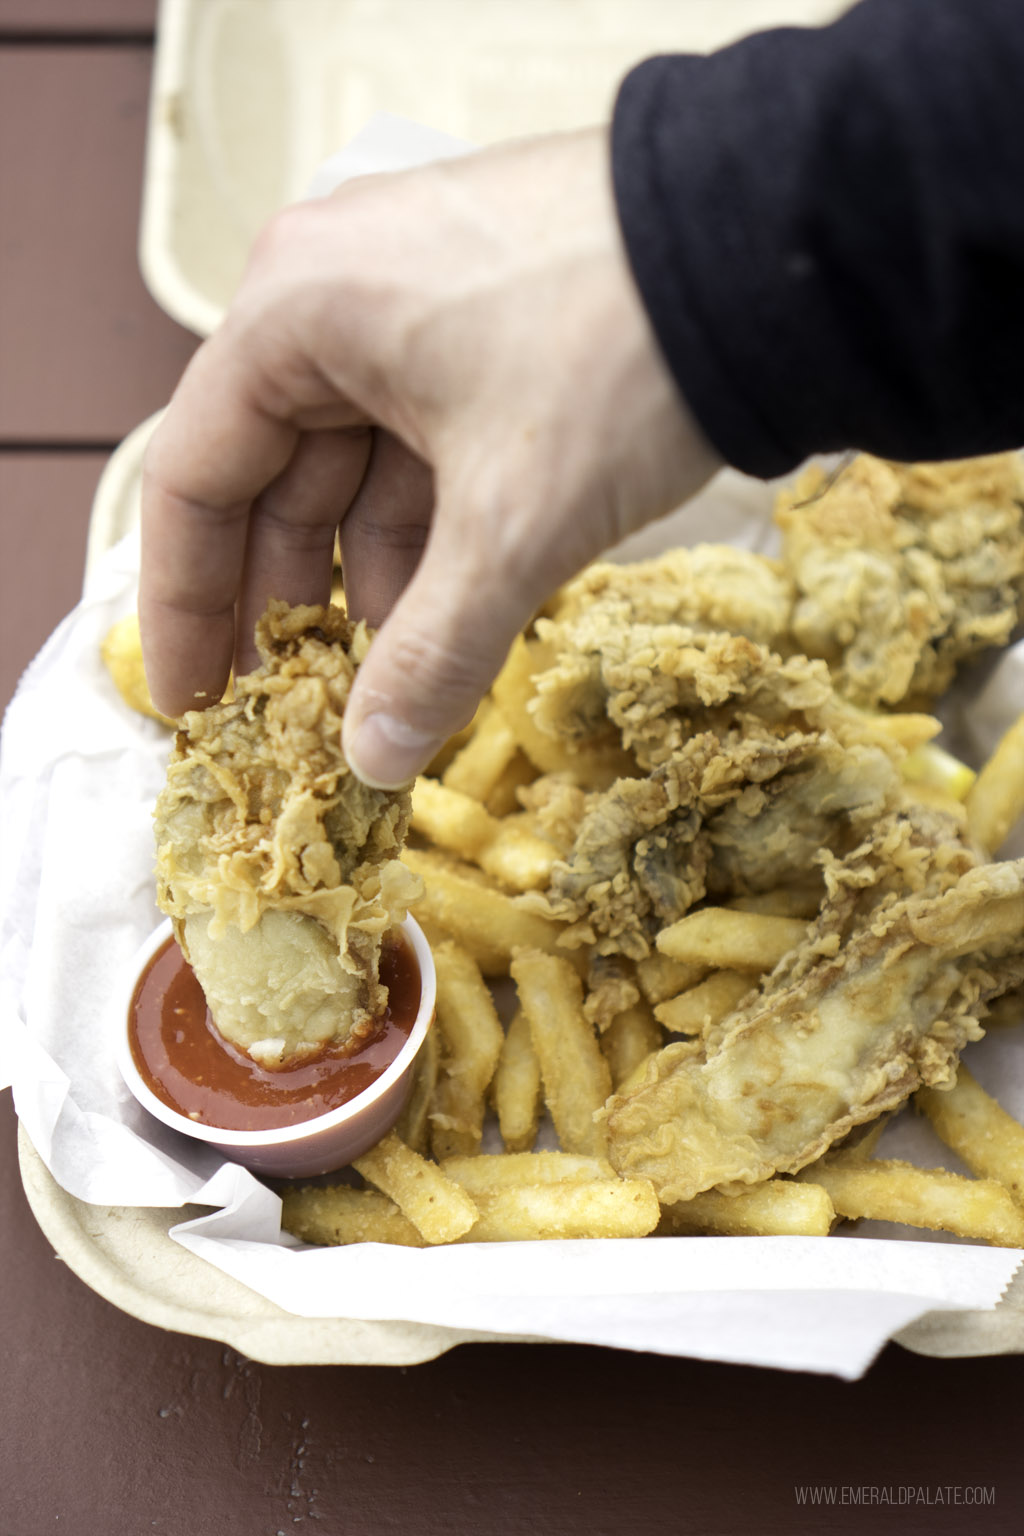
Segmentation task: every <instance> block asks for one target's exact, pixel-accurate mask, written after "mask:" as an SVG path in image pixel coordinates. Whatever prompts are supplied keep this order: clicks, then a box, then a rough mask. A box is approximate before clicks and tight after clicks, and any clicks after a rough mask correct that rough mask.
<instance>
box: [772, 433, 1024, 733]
mask: <svg viewBox="0 0 1024 1536" xmlns="http://www.w3.org/2000/svg"><path fill="white" fill-rule="evenodd" d="M776 521H777V522H778V524H779V526H780V528H781V529H782V534H783V558H784V562H785V564H786V566H787V568H788V569H789V571H790V572H791V574H792V576H793V579H794V582H795V585H796V602H795V605H794V608H793V618H792V633H793V639H794V641H795V643H796V645H797V646H798V647H799V648H800V649H801V650H802V651H804V652H806V654H807V655H808V656H816V657H821V658H823V659H824V660H825V661H827V662H828V664H829V666H830V667H831V668H832V671H833V675H834V677H835V681H836V687H837V688H838V689H839V690H840V691H841V692H842V693H844V694H845V695H846V696H847V697H848V698H850V699H852V700H853V701H854V702H855V703H857V704H861V705H864V706H867V707H877V706H879V705H883V706H884V705H888V706H893V705H898V704H903V703H904V701H908V700H909V701H912V702H914V701H916V702H920V701H922V700H928V699H933V698H936V697H937V696H938V695H939V694H940V693H941V692H942V691H943V690H944V689H945V688H946V687H947V686H948V685H949V683H950V682H951V681H952V678H953V675H954V672H955V670H956V668H957V666H958V664H959V663H960V662H962V661H964V660H967V659H968V658H970V657H972V656H975V655H977V654H978V653H979V652H981V651H983V650H985V649H986V648H988V647H990V646H996V645H1005V644H1006V642H1007V641H1008V640H1009V638H1010V634H1011V632H1012V630H1013V628H1014V625H1015V624H1016V623H1017V621H1018V619H1019V618H1020V616H1021V615H1022V613H1024V460H1022V459H1021V456H1020V455H1019V454H1016V453H1006V454H997V455H993V456H990V457H987V458H977V459H964V460H954V461H951V462H949V463H945V464H893V463H888V462H885V461H883V460H881V459H875V458H872V457H871V456H870V455H869V454H861V455H860V456H859V457H858V458H856V459H855V460H853V462H852V463H850V464H848V465H846V466H845V467H843V469H842V470H841V472H840V473H839V474H838V475H837V476H836V477H835V478H834V479H832V480H829V479H827V478H826V476H825V475H824V473H823V471H822V470H821V469H820V468H817V467H812V468H809V469H808V470H806V471H805V472H804V474H803V475H801V476H800V477H799V478H798V480H797V482H796V484H795V486H794V487H793V488H792V489H790V490H786V491H784V492H783V493H782V494H781V495H780V497H779V501H778V506H777V510H776Z"/></svg>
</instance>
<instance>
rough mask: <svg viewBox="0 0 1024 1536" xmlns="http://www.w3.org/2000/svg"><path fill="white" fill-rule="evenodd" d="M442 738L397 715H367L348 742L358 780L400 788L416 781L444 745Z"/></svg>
mask: <svg viewBox="0 0 1024 1536" xmlns="http://www.w3.org/2000/svg"><path fill="white" fill-rule="evenodd" d="M442 739H443V738H442V737H440V736H435V735H434V734H433V733H432V732H430V731H419V730H417V729H416V728H415V727H414V726H411V725H409V724H408V722H407V721H405V720H396V719H395V718H394V716H393V715H384V714H380V713H377V714H373V715H367V716H366V717H365V718H364V719H363V720H361V721H360V722H359V724H358V725H357V726H355V727H354V729H353V730H352V734H351V735H350V736H347V737H346V740H345V755H346V757H347V758H348V762H349V767H350V768H351V769H352V772H353V773H354V774H355V775H356V777H357V778H359V779H362V781H363V783H364V784H369V785H370V787H371V788H372V789H398V788H400V787H401V785H403V784H408V783H409V781H410V779H414V778H415V777H416V775H417V774H418V773H419V772H420V770H421V769H422V768H424V767H425V766H426V764H427V763H429V761H430V759H431V758H432V757H433V756H434V754H435V752H437V750H438V748H439V747H440V746H441V742H442Z"/></svg>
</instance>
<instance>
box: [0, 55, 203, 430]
mask: <svg viewBox="0 0 1024 1536" xmlns="http://www.w3.org/2000/svg"><path fill="white" fill-rule="evenodd" d="M150 67H151V57H150V51H149V50H148V49H145V48H116V49H115V48H100V49H92V48H88V49H76V48H65V47H54V48H47V47H39V48H3V47H0V231H2V234H0V336H2V337H3V345H2V347H0V441H8V442H10V441H28V442H39V441H43V440H46V441H54V440H57V441H71V442H82V443H98V442H102V443H114V442H116V441H117V440H119V439H120V438H121V437H123V436H124V435H125V433H127V432H128V431H130V430H131V428H132V427H134V426H135V425H136V424H137V423H138V422H139V421H141V420H142V419H143V418H144V417H146V416H148V415H149V414H150V413H151V412H152V411H154V410H156V409H157V408H158V407H159V406H161V405H163V404H164V403H165V402H166V400H167V398H168V396H169V394H170V392H171V390H172V389H173V387H174V384H175V382H176V380H177V379H178V377H179V375H180V373H181V370H182V368H183V367H184V365H185V362H186V361H187V359H188V357H189V356H190V355H191V353H192V351H193V350H194V347H195V344H196V343H195V338H194V337H193V336H191V335H190V333H189V332H187V331H184V330H181V329H180V328H178V327H177V326H173V325H171V324H170V322H169V321H168V320H167V318H166V316H165V315H164V314H163V313H162V311H161V310H160V309H159V308H158V306H157V305H156V303H155V302H154V300H153V299H152V298H151V297H150V296H149V294H148V292H147V291H146V288H145V286H144V284H143V281H142V278H141V276H140V274H139V268H138V259H137V255H136V249H137V242H138V224H139V208H140V199H141V187H142V173H143V152H144V142H145V129H146V111H147V96H148V90H149V78H150Z"/></svg>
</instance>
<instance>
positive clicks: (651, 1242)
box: [0, 475, 1024, 1377]
mask: <svg viewBox="0 0 1024 1536" xmlns="http://www.w3.org/2000/svg"><path fill="white" fill-rule="evenodd" d="M769 499H770V498H769V493H768V492H766V491H765V490H764V488H762V487H759V486H753V485H752V484H751V483H750V482H745V481H742V480H741V479H740V478H739V477H736V476H731V475H726V476H723V477H722V479H721V481H720V483H719V484H718V485H716V486H715V487H712V488H711V490H710V491H708V492H707V493H705V495H704V496H703V497H702V498H700V499H699V500H698V501H697V502H695V503H694V504H692V505H691V507H689V508H688V509H686V510H685V511H684V512H683V513H681V514H676V515H675V518H674V519H673V520H670V521H669V522H668V523H666V524H662V525H660V527H659V528H658V529H657V530H648V532H647V535H646V541H647V542H648V543H650V542H651V541H652V540H653V539H654V538H657V540H658V542H659V543H664V542H665V541H666V540H675V539H679V538H685V539H688V540H690V541H693V540H694V539H697V538H699V537H701V536H702V533H704V532H705V531H706V530H708V529H709V528H713V529H714V530H715V533H716V534H719V533H720V532H721V530H722V528H723V526H724V527H728V528H729V529H730V530H731V531H732V533H733V534H734V536H735V538H736V541H737V542H740V541H741V535H742V534H745V535H746V539H745V542H748V543H751V544H756V543H760V542H765V541H767V540H768V539H769V538H770V534H769V531H768V530H769V525H768V523H767V520H766V518H765V517H764V515H763V513H762V515H752V512H753V509H754V508H755V507H756V506H757V504H758V503H760V505H761V507H762V508H764V507H766V506H767V504H768V501H769ZM137 568H138V550H137V540H136V537H135V536H134V535H133V536H130V537H129V538H128V539H126V540H125V541H124V542H123V543H122V544H120V545H118V546H117V547H116V548H115V549H114V550H112V551H111V552H110V553H109V554H108V555H107V556H106V557H104V559H103V560H102V561H101V562H100V563H99V565H98V566H97V567H96V569H95V572H94V574H93V577H92V579H91V580H90V582H89V585H88V589H87V592H86V595H85V597H84V598H83V601H82V603H81V604H80V605H79V607H78V608H77V609H76V610H75V611H74V612H73V613H72V614H71V615H69V617H68V618H67V619H66V620H65V621H64V623H63V624H62V625H61V626H60V628H59V629H58V630H57V631H56V632H55V634H54V635H53V636H52V637H51V638H50V640H49V641H48V642H47V644H46V645H45V647H44V648H43V650H42V652H41V653H40V655H39V656H38V657H37V658H36V660H35V661H34V662H33V664H32V665H31V667H30V668H29V669H28V672H27V673H26V675H25V677H24V678H23V680H22V683H21V686H20V687H19V690H18V693H17V695H16V697H15V699H14V701H13V703H12V704H11V706H10V709H9V710H8V713H7V716H6V718H5V722H4V729H3V737H2V743H0V828H2V837H3V863H2V874H0V986H2V991H0V1006H2V1010H3V1011H2V1019H3V1025H4V1032H3V1044H2V1056H0V1072H2V1073H3V1074H4V1080H5V1081H6V1080H9V1081H10V1082H11V1083H12V1085H13V1087H14V1093H15V1103H16V1107H17V1110H18V1114H19V1116H20V1117H21V1119H22V1120H23V1122H24V1124H25V1127H26V1129H27V1131H28V1133H29V1135H30V1137H31V1140H32V1142H33V1145H34V1146H35V1147H36V1149H37V1151H38V1152H39V1154H40V1156H41V1157H42V1159H43V1161H44V1162H45V1163H46V1165H47V1167H48V1168H49V1169H50V1171H51V1173H52V1174H53V1176H54V1177H55V1178H56V1180H57V1182H58V1183H59V1184H60V1185H62V1186H63V1188H65V1189H66V1190H68V1191H69V1192H70V1193H71V1194H73V1195H75V1196H77V1197H78V1198H79V1199H82V1200H85V1201H88V1202H91V1203H94V1204H99V1205H129V1206H147V1205H150V1206H164V1207H166V1206H179V1205H185V1204H200V1205H210V1206H212V1207H215V1208H216V1209H214V1210H213V1211H212V1213H211V1214H209V1215H206V1216H203V1217H200V1218H199V1219H198V1220H194V1221H189V1222H186V1223H184V1224H182V1225H180V1226H178V1227H177V1228H175V1229H174V1230H173V1232H172V1235H173V1236H174V1238H175V1239H176V1240H177V1241H178V1242H180V1243H182V1244H183V1245H185V1246H186V1247H188V1248H190V1249H191V1250H192V1251H193V1252H195V1253H197V1254H199V1255H200V1256H201V1257H203V1258H205V1259H207V1260H208V1261H209V1262H211V1263H213V1264H215V1265H217V1266H218V1268H220V1269H222V1270H224V1271H225V1272H226V1273H228V1274H231V1275H233V1276H234V1277H235V1278H237V1279H239V1280H242V1281H243V1282H244V1283H245V1284H246V1285H248V1286H250V1287H251V1288H252V1289H253V1290H255V1291H257V1292H259V1293H260V1294H261V1295H263V1296H266V1297H268V1298H269V1299H270V1300H272V1301H274V1302H276V1303H277V1304H278V1305H279V1306H281V1307H283V1308H285V1309H286V1310H288V1311H291V1312H294V1313H297V1314H299V1315H302V1316H308V1317H335V1316H342V1317H349V1318H359V1319H401V1320H404V1321H409V1322H422V1323H433V1324H446V1325H450V1326H459V1327H464V1328H469V1329H478V1330H481V1331H486V1332H489V1333H494V1334H499V1335H500V1334H510V1335H523V1334H527V1335H532V1336H534V1337H541V1338H552V1339H562V1340H567V1341H574V1342H584V1343H595V1344H606V1345H615V1346H619V1347H622V1348H630V1349H647V1350H657V1351H659V1352H662V1353H667V1354H686V1355H695V1356H701V1357H704V1358H711V1359H721V1360H732V1361H746V1362H749V1363H751V1364H766V1365H775V1366H783V1367H788V1368H791V1369H806V1370H818V1371H830V1372H834V1373H836V1374H839V1375H843V1376H851V1377H853V1376H856V1375H859V1374H860V1373H861V1372H862V1371H863V1370H864V1369H865V1368H866V1367H867V1365H868V1364H869V1363H870V1361H871V1359H872V1358H873V1357H874V1355H875V1354H876V1353H877V1351H878V1350H879V1349H880V1348H881V1346H882V1345H883V1344H884V1342H885V1341H886V1340H887V1339H888V1338H889V1337H891V1336H892V1334H893V1333H895V1332H897V1331H898V1330H899V1329H900V1328H902V1327H904V1326H905V1325H906V1324H907V1323H909V1322H910V1321H912V1320H913V1319H914V1318H916V1317H918V1316H920V1315H921V1314H922V1313H924V1312H927V1311H931V1310H934V1309H936V1308H948V1307H964V1308H970V1309H987V1308H990V1307H992V1306H994V1305H995V1303H996V1302H997V1300H998V1299H999V1297H1000V1295H1001V1294H1002V1292H1003V1290H1004V1288H1005V1287H1006V1285H1007V1284H1008V1282H1009V1280H1010V1278H1011V1276H1012V1274H1013V1272H1014V1270H1015V1269H1016V1267H1017V1264H1018V1262H1019V1260H1020V1257H1021V1255H1020V1253H1019V1252H1017V1251H1008V1250H1001V1249H989V1248H985V1247H982V1246H977V1245H972V1244H958V1243H953V1242H948V1241H945V1240H942V1239H939V1240H929V1239H927V1238H924V1239H922V1238H921V1236H920V1235H919V1234H910V1233H907V1234H902V1235H900V1236H898V1237H896V1238H895V1239H894V1240H893V1239H888V1238H878V1237H872V1236H871V1235H870V1232H869V1229H868V1228H867V1227H865V1226H862V1227H861V1228H860V1229H858V1234H857V1240H854V1241H851V1240H848V1239H843V1238H827V1239H808V1238H769V1239H754V1238H750V1239H742V1238H731V1239H718V1238H663V1239H654V1238H648V1239H644V1240H641V1241H636V1242H621V1241H605V1242H599V1243H582V1242H570V1243H565V1242H558V1243H515V1244H501V1245H494V1246H489V1245H484V1244H480V1245H473V1244H467V1245H459V1246H456V1247H453V1248H449V1249H443V1250H413V1249H398V1248H384V1247H379V1246H377V1245H366V1246H363V1247H351V1248H343V1249H330V1250H310V1249H307V1248H303V1247H300V1246H299V1245H296V1244H295V1243H294V1242H293V1241H292V1240H291V1239H289V1238H287V1237H285V1238H282V1237H281V1235H280V1232H279V1201H278V1198H277V1196H276V1195H275V1194H273V1193H272V1192H271V1191H269V1190H267V1189H265V1188H264V1187H263V1186H262V1185H261V1184H259V1183H258V1182H257V1180H256V1179H254V1178H253V1177H252V1176H251V1175H250V1174H248V1173H246V1172H245V1171H244V1170H242V1169H240V1168H238V1167H235V1166H233V1165H231V1164H221V1163H220V1161H219V1159H218V1156H217V1154H216V1153H213V1152H211V1151H210V1150H209V1149H207V1148H205V1147H202V1146H200V1145H198V1144H196V1143H191V1142H188V1141H186V1140H185V1139H183V1138H179V1137H177V1136H176V1135H175V1133H173V1132H171V1131H169V1130H167V1129H166V1128H164V1127H163V1126H161V1125H159V1124H158V1123H157V1122H156V1121H153V1120H151V1119H150V1118H149V1117H148V1116H147V1115H146V1114H145V1113H144V1111H143V1110H141V1109H140V1108H139V1107H138V1105H137V1104H136V1103H135V1101H134V1099H132V1098H131V1096H130V1095H129V1094H128V1092H127V1090H126V1089H125V1088H124V1087H123V1086H122V1085H121V1083H120V1080H119V1078H118V1074H117V1071H116V1068H115V1066H114V1061H113V1054H112V1048H111V1040H112V1028H113V1027H114V1021H113V1020H112V1018H111V1007H110V1004H111V986H112V979H113V977H114V976H115V975H116V974H117V973H118V971H119V969H120V968H121V967H122V966H123V965H124V964H125V963H126V962H127V961H128V960H129V959H130V958H131V956H132V954H133V953H134V951H135V949H136V947H137V946H138V944H139V943H140V942H141V940H142V939H143V938H144V937H145V936H146V934H147V933H148V932H149V931H150V930H151V928H152V927H153V926H154V925H155V924H156V922H157V920H158V916H159V914H158V913H157V911H156V908H155V905H154V901H153V883H152V866H153V846H152V826H151V816H152V805H153V801H154V799H155V797H156V794H157V792H158V789H159V786H160V784H161V782H162V777H163V771H164V764H165V760H166V757H167V752H168V734H167V732H166V731H165V730H164V729H163V728H162V727H161V726H159V725H158V724H156V723H155V722H151V721H148V720H144V719H143V718H141V717H140V716H136V715H134V714H132V713H131V712H130V711H129V710H128V709H127V708H126V707H125V706H124V704H123V703H122V702H121V700H120V698H119V697H118V695H117V693H116V691H115V689H114V686H113V684H112V682H111V681H110V679H109V677H108V676H107V673H106V671H105V669H104V667H103V665H102V662H101V660H100V656H99V645H100V641H101V639H102V637H103V635H104V634H105V633H106V631H107V629H108V628H109V626H110V625H111V624H112V623H113V622H114V620H115V619H117V618H119V617H120V616H121V615H122V614H123V613H125V612H127V611H128V610H129V609H130V608H131V606H132V605H133V603H134V600H135V587H136V578H137ZM963 692H964V693H965V694H966V695H967V696H968V697H970V696H971V694H972V693H973V695H974V696H973V697H972V698H971V706H970V708H969V710H967V711H966V713H965V714H964V715H963V717H962V718H961V716H960V712H959V711H958V710H957V709H953V710H952V711H951V713H952V714H953V716H954V717H955V720H956V724H957V726H958V728H959V730H960V732H961V734H964V735H970V736H971V737H972V739H974V740H975V743H976V750H979V751H984V750H987V749H988V746H989V745H990V743H991V742H992V740H994V739H995V737H996V736H997V735H998V733H999V731H1000V730H1001V729H1002V728H1003V726H1004V724H1005V723H1008V722H1009V720H1010V719H1011V718H1012V717H1013V715H1014V714H1015V712H1016V708H1017V704H1016V701H1017V700H1019V699H1020V698H1021V697H1022V696H1024V646H1017V647H1016V648H1015V649H1014V650H1013V651H1012V652H1008V653H1006V654H1004V655H1003V656H1002V657H1001V658H1000V659H999V661H998V663H997V664H996V665H994V666H990V667H989V669H988V676H987V678H986V680H985V682H984V686H983V687H981V689H980V691H978V690H977V689H973V690H971V689H968V690H963ZM971 1064H972V1067H973V1068H974V1069H975V1070H976V1072H977V1074H978V1076H979V1077H980V1078H981V1080H982V1081H983V1082H986V1083H987V1084H988V1085H989V1086H990V1087H996V1085H998V1093H999V1097H1000V1099H1001V1101H1002V1102H1003V1103H1004V1104H1005V1105H1006V1106H1007V1108H1008V1109H1010V1110H1011V1111H1012V1112H1015V1113H1017V1114H1018V1115H1019V1114H1021V1113H1022V1111H1024V1041H1022V1040H1019V1039H1018V1038H1017V1037H1016V1035H1015V1032H1014V1031H1001V1032H1000V1033H999V1034H998V1035H994V1036H993V1037H992V1038H991V1039H990V1040H986V1041H984V1042H982V1044H981V1045H980V1046H977V1047H974V1048H972V1050H971ZM886 1141H887V1145H886V1147H885V1148H884V1150H887V1151H893V1152H895V1153H896V1154H897V1155H900V1156H907V1157H910V1158H912V1159H913V1160H914V1161H917V1162H920V1163H923V1164H925V1165H928V1164H937V1163H943V1164H944V1165H946V1166H950V1165H951V1164H955V1160H954V1159H952V1158H951V1157H950V1155H949V1154H948V1153H947V1152H946V1151H945V1149H943V1148H941V1147H940V1146H939V1145H938V1143H937V1142H935V1140H934V1138H933V1137H932V1134H931V1132H930V1130H929V1128H928V1127H927V1125H925V1124H924V1123H923V1122H921V1121H919V1120H916V1119H914V1118H913V1117H911V1116H909V1115H905V1116H903V1117H901V1118H900V1119H899V1120H898V1121H896V1122H895V1124H894V1126H893V1127H892V1128H891V1129H890V1130H889V1131H888V1132H887V1133H886ZM882 1230H885V1229H882Z"/></svg>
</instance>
